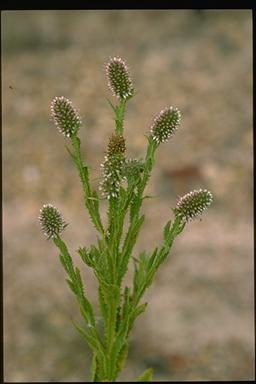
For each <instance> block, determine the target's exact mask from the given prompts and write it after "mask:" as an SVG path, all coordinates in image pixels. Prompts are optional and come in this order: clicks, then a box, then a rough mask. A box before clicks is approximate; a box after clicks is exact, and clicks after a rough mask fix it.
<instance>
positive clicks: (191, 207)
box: [174, 189, 213, 222]
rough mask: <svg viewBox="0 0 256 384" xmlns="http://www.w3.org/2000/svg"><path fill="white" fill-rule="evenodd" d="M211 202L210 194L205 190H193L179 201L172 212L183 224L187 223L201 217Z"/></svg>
mask: <svg viewBox="0 0 256 384" xmlns="http://www.w3.org/2000/svg"><path fill="white" fill-rule="evenodd" d="M212 201H213V197H212V194H211V192H209V191H207V189H199V190H194V191H191V192H189V193H187V194H186V195H184V196H183V197H181V198H180V199H179V201H178V202H177V205H176V208H175V209H174V212H175V214H176V215H177V216H179V217H181V218H182V220H183V221H184V222H188V221H189V220H193V219H195V218H196V217H197V216H199V215H201V214H202V213H203V211H205V210H206V209H207V208H208V207H209V206H210V205H211V204H212Z"/></svg>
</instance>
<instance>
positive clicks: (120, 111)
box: [115, 99, 127, 135]
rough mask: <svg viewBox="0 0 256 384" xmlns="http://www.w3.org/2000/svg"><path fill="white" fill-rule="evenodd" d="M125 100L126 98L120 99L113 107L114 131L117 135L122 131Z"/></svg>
mask: <svg viewBox="0 0 256 384" xmlns="http://www.w3.org/2000/svg"><path fill="white" fill-rule="evenodd" d="M126 101H127V100H126V99H121V100H120V103H119V105H117V106H116V109H115V113H116V119H115V122H116V133H117V134H118V135H122V134H123V131H124V114H125V107H126Z"/></svg>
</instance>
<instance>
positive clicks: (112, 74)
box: [106, 57, 134, 99]
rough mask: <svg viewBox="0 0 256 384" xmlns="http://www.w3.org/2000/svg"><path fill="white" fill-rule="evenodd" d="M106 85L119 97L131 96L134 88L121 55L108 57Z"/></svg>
mask: <svg viewBox="0 0 256 384" xmlns="http://www.w3.org/2000/svg"><path fill="white" fill-rule="evenodd" d="M106 75H107V80H108V87H109V89H110V90H111V91H112V93H113V95H114V96H116V97H118V98H119V99H127V98H128V97H130V96H132V94H133V92H134V89H133V85H132V81H131V78H130V74H129V71H128V67H127V64H126V62H125V60H123V59H121V57H113V58H110V60H109V62H108V63H107V64H106Z"/></svg>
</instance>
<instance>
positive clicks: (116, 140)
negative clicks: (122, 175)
mask: <svg viewBox="0 0 256 384" xmlns="http://www.w3.org/2000/svg"><path fill="white" fill-rule="evenodd" d="M125 149H126V148H125V138H124V137H123V136H122V135H116V134H113V135H112V136H111V137H110V139H109V142H108V148H107V156H108V157H111V156H113V155H117V154H123V153H124V152H125Z"/></svg>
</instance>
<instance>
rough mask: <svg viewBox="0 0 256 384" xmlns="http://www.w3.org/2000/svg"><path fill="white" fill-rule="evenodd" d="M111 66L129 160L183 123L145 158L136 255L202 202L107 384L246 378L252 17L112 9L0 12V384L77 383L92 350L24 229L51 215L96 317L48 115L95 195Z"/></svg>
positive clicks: (68, 185) (41, 242)
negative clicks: (169, 112)
mask: <svg viewBox="0 0 256 384" xmlns="http://www.w3.org/2000/svg"><path fill="white" fill-rule="evenodd" d="M113 55H120V56H122V57H124V58H126V59H127V62H128V63H129V66H130V69H131V74H132V77H133V81H134V84H135V87H136V89H137V90H138V94H137V95H136V97H135V98H134V99H133V100H132V101H131V102H130V104H129V107H128V111H127V115H126V127H125V129H126V131H125V132H126V140H127V147H128V152H129V155H130V156H138V157H141V156H143V154H144V151H145V146H146V140H145V136H144V135H145V134H146V133H147V131H148V129H149V126H150V123H151V120H152V117H153V116H154V114H155V113H157V112H158V111H159V110H160V109H161V108H163V107H165V106H166V105H170V104H171V105H174V106H177V107H178V108H179V109H180V110H181V112H182V116H183V119H182V124H181V127H180V129H179V131H178V132H177V133H176V135H175V137H173V139H172V140H170V141H169V142H168V143H166V144H163V145H162V146H161V148H159V151H158V155H157V164H156V167H155V169H154V171H153V174H152V178H151V181H150V184H149V186H148V188H147V192H148V193H149V194H152V195H154V196H156V197H155V198H154V199H151V200H150V199H148V201H145V205H144V212H145V214H146V217H147V219H146V222H145V225H144V227H143V229H142V232H141V236H140V238H139V241H138V245H137V248H136V251H137V252H138V251H139V250H141V249H144V248H146V249H151V248H153V247H154V246H156V245H157V244H159V242H160V241H161V238H162V227H163V225H164V224H165V223H166V221H167V220H169V218H170V214H171V210H170V208H171V207H173V206H174V205H175V203H176V199H177V195H182V194H184V193H186V192H188V191H189V190H191V189H194V188H198V187H203V188H208V189H210V190H211V191H212V192H213V194H214V197H215V200H214V205H213V207H212V208H211V209H210V210H209V211H208V213H207V215H205V216H204V217H203V220H202V221H196V222H194V223H191V224H189V225H188V226H187V228H186V231H184V232H183V234H182V236H180V237H179V238H178V239H177V241H176V243H175V245H174V247H173V252H172V254H171V255H170V257H169V259H168V260H167V262H166V263H165V265H163V266H162V267H161V269H160V270H159V273H158V275H157V278H156V281H155V282H154V284H153V286H152V288H151V289H149V290H148V292H147V294H146V300H147V301H148V302H149V306H148V309H147V312H146V313H145V314H144V315H143V316H142V317H141V318H140V319H138V321H137V323H136V326H135V329H134V332H133V333H132V335H131V346H130V354H129V358H128V362H127V367H126V369H125V371H124V372H123V373H122V377H121V378H122V379H123V380H125V381H129V380H133V379H134V378H135V377H136V375H139V374H140V373H141V372H142V370H143V369H145V368H147V367H151V366H152V367H153V368H154V370H155V376H154V378H155V380H160V381H161V380H249V379H253V378H254V343H253V340H254V318H253V314H254V311H253V302H254V300H253V212H252V209H253V202H252V196H253V186H252V14H251V12H250V11H245V10H240V11H231V10H230V11H228V10H226V11H225V10H220V11H203V12H201V13H199V12H196V11H191V10H188V11H181V10H175V11H174V10H173V11H167V10H165V11H156V10H155V11H146V10H144V11H143V10H142V11H138V10H137V11H128V10H124V11H19V12H3V13H2V90H3V102H2V106H3V131H2V138H3V232H4V233H3V234H4V352H5V356H4V357H5V358H4V360H5V362H4V363H5V381H8V382H30V381H36V382H40V381H86V380H89V369H90V361H91V355H90V351H89V349H88V348H87V346H86V345H85V344H84V342H83V340H81V339H80V335H79V334H77V333H76V330H75V329H74V328H73V326H72V324H71V321H70V320H71V317H72V318H74V319H75V320H77V322H80V317H79V313H78V308H77V306H76V303H75V301H74V298H73V297H72V294H71V293H70V292H69V290H68V287H67V286H66V283H65V279H64V272H63V270H62V268H61V266H60V264H59V260H58V258H57V251H56V249H55V248H54V247H53V245H52V243H51V242H47V241H45V238H43V236H42V234H41V232H40V229H39V225H38V223H37V216H38V212H39V209H40V207H41V206H42V204H44V203H46V202H52V203H53V204H54V205H56V206H57V207H58V208H59V209H60V210H61V211H62V213H63V215H64V217H65V218H66V220H67V221H68V222H69V223H70V225H69V229H68V230H67V231H66V232H65V236H64V237H65V240H66V242H67V243H68V244H69V246H70V249H71V250H72V252H73V254H74V257H75V260H76V263H77V264H78V265H80V266H81V267H82V268H83V276H84V278H85V281H86V286H87V291H88V294H89V295H90V297H91V300H92V301H93V302H94V303H96V300H97V297H96V294H95V292H96V284H95V281H94V277H93V275H92V274H91V271H89V270H88V269H86V268H84V267H83V266H82V265H81V263H80V260H79V259H78V257H77V256H75V250H76V249H77V248H78V246H79V245H88V244H90V243H91V242H93V241H94V240H95V238H96V237H95V232H94V230H93V228H92V227H91V223H90V221H89V219H88V215H87V213H86V212H84V210H83V202H82V192H81V188H80V184H79V180H78V177H77V174H76V172H75V170H74V168H73V165H72V164H71V161H70V159H69V157H68V155H67V152H66V149H65V145H66V144H68V141H67V140H65V139H64V138H63V136H61V135H60V134H59V132H58V131H57V130H56V129H55V128H54V126H53V124H52V122H51V121H50V119H49V104H50V102H51V100H52V98H53V97H54V96H56V95H64V96H66V97H68V98H70V99H71V100H72V101H73V103H74V104H75V105H76V106H77V107H78V108H79V110H80V113H81V116H82V118H83V122H84V127H83V129H81V134H80V137H81V140H82V149H83V153H84V158H85V159H86V161H87V162H88V164H89V165H90V166H91V172H92V177H93V179H94V182H93V183H94V186H95V187H97V185H98V181H99V179H98V178H99V166H100V163H101V162H102V159H103V156H104V150H105V145H106V140H107V138H108V137H109V135H110V134H111V132H112V131H113V116H112V114H111V110H110V108H109V106H108V104H107V101H106V98H108V97H110V98H111V95H110V94H109V92H108V90H107V88H106V81H105V75H104V71H103V64H104V62H106V60H107V59H108V57H109V56H113ZM105 209H106V206H105V205H104V206H103V211H104V210H105ZM135 253H136V252H135ZM128 281H129V276H128Z"/></svg>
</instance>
